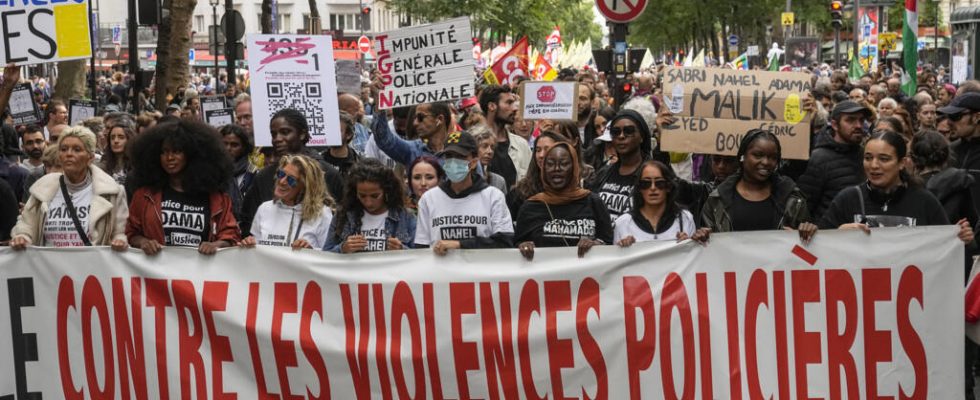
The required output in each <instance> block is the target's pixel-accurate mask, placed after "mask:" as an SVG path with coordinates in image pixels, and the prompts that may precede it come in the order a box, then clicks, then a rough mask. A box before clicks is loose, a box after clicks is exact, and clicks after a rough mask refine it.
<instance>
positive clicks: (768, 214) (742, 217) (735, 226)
mask: <svg viewBox="0 0 980 400" xmlns="http://www.w3.org/2000/svg"><path fill="white" fill-rule="evenodd" d="M731 218H732V232H744V231H766V230H771V229H772V227H773V226H775V225H776V222H775V218H776V206H775V205H774V204H773V202H772V198H767V199H765V200H762V201H750V200H746V199H745V198H744V197H742V195H741V194H740V193H739V192H738V190H736V191H735V201H733V202H732V212H731Z"/></svg>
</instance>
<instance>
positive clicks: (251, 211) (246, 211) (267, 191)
mask: <svg viewBox="0 0 980 400" xmlns="http://www.w3.org/2000/svg"><path fill="white" fill-rule="evenodd" d="M269 130H270V131H271V133H272V146H273V148H274V149H275V156H276V157H283V156H286V155H291V154H292V155H304V156H307V157H309V158H311V159H313V160H315V161H316V162H317V163H319V164H320V169H322V170H323V179H324V181H325V183H326V185H327V191H328V192H329V193H330V196H331V197H333V198H334V199H342V196H343V195H344V194H343V190H344V189H343V186H344V185H343V178H342V177H341V175H340V172H338V171H337V169H336V168H334V167H333V166H332V165H330V164H327V163H326V162H325V161H324V160H323V157H321V156H320V154H319V153H317V152H316V151H313V149H310V148H308V147H306V143H307V142H309V141H310V128H309V125H307V121H306V116H304V115H303V113H302V112H300V111H299V110H296V109H293V108H284V109H282V110H279V111H277V112H276V113H275V114H273V115H272V120H271V121H270V122H269ZM277 170H278V164H276V165H267V166H266V167H265V168H263V169H262V170H260V171H259V172H258V173H257V174H255V179H254V183H253V185H252V187H251V188H250V189H249V190H248V192H246V193H245V200H244V203H243V205H242V221H241V224H242V229H248V231H251V224H252V219H254V218H255V211H256V210H257V209H258V208H259V205H261V204H262V203H265V202H267V201H269V200H272V192H273V188H274V186H275V185H274V183H275V181H276V177H275V175H276V171H277Z"/></svg>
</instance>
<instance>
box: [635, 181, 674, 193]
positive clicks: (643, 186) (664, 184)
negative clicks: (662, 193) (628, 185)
mask: <svg viewBox="0 0 980 400" xmlns="http://www.w3.org/2000/svg"><path fill="white" fill-rule="evenodd" d="M636 187H637V188H639V189H640V190H647V189H649V188H651V187H655V188H657V189H659V190H667V189H669V188H670V181H668V180H666V179H657V180H650V179H640V181H639V182H638V183H637V184H636Z"/></svg>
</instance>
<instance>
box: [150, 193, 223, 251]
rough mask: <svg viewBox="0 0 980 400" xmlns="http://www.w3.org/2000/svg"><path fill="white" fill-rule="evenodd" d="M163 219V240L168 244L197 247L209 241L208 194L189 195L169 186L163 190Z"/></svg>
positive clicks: (161, 203) (161, 204)
mask: <svg viewBox="0 0 980 400" xmlns="http://www.w3.org/2000/svg"><path fill="white" fill-rule="evenodd" d="M160 210H161V212H162V215H161V216H160V217H161V221H163V240H164V245H166V246H187V247H197V246H200V245H201V242H204V241H207V238H206V237H205V235H206V234H208V233H209V232H210V230H209V227H208V224H209V223H210V220H211V218H210V217H209V215H208V213H209V211H210V210H208V195H207V194H204V195H189V194H187V193H181V192H178V191H176V190H173V189H171V188H169V187H167V188H165V189H164V190H163V196H162V200H161V202H160Z"/></svg>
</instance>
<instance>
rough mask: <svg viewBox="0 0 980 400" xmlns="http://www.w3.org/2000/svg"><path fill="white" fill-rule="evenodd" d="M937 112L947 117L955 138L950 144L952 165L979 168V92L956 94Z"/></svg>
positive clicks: (972, 168) (971, 168)
mask: <svg viewBox="0 0 980 400" xmlns="http://www.w3.org/2000/svg"><path fill="white" fill-rule="evenodd" d="M939 112H940V113H942V114H943V115H945V116H946V117H947V118H948V119H949V121H950V125H951V126H952V131H951V134H952V135H953V136H955V137H956V138H957V140H956V141H954V142H953V143H952V144H950V150H951V151H952V153H953V160H954V164H953V166H955V167H957V168H962V169H966V170H980V140H978V138H980V93H976V92H971V93H964V94H961V95H958V96H956V97H955V98H953V101H952V102H950V103H949V105H948V106H946V107H943V108H941V109H939Z"/></svg>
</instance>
